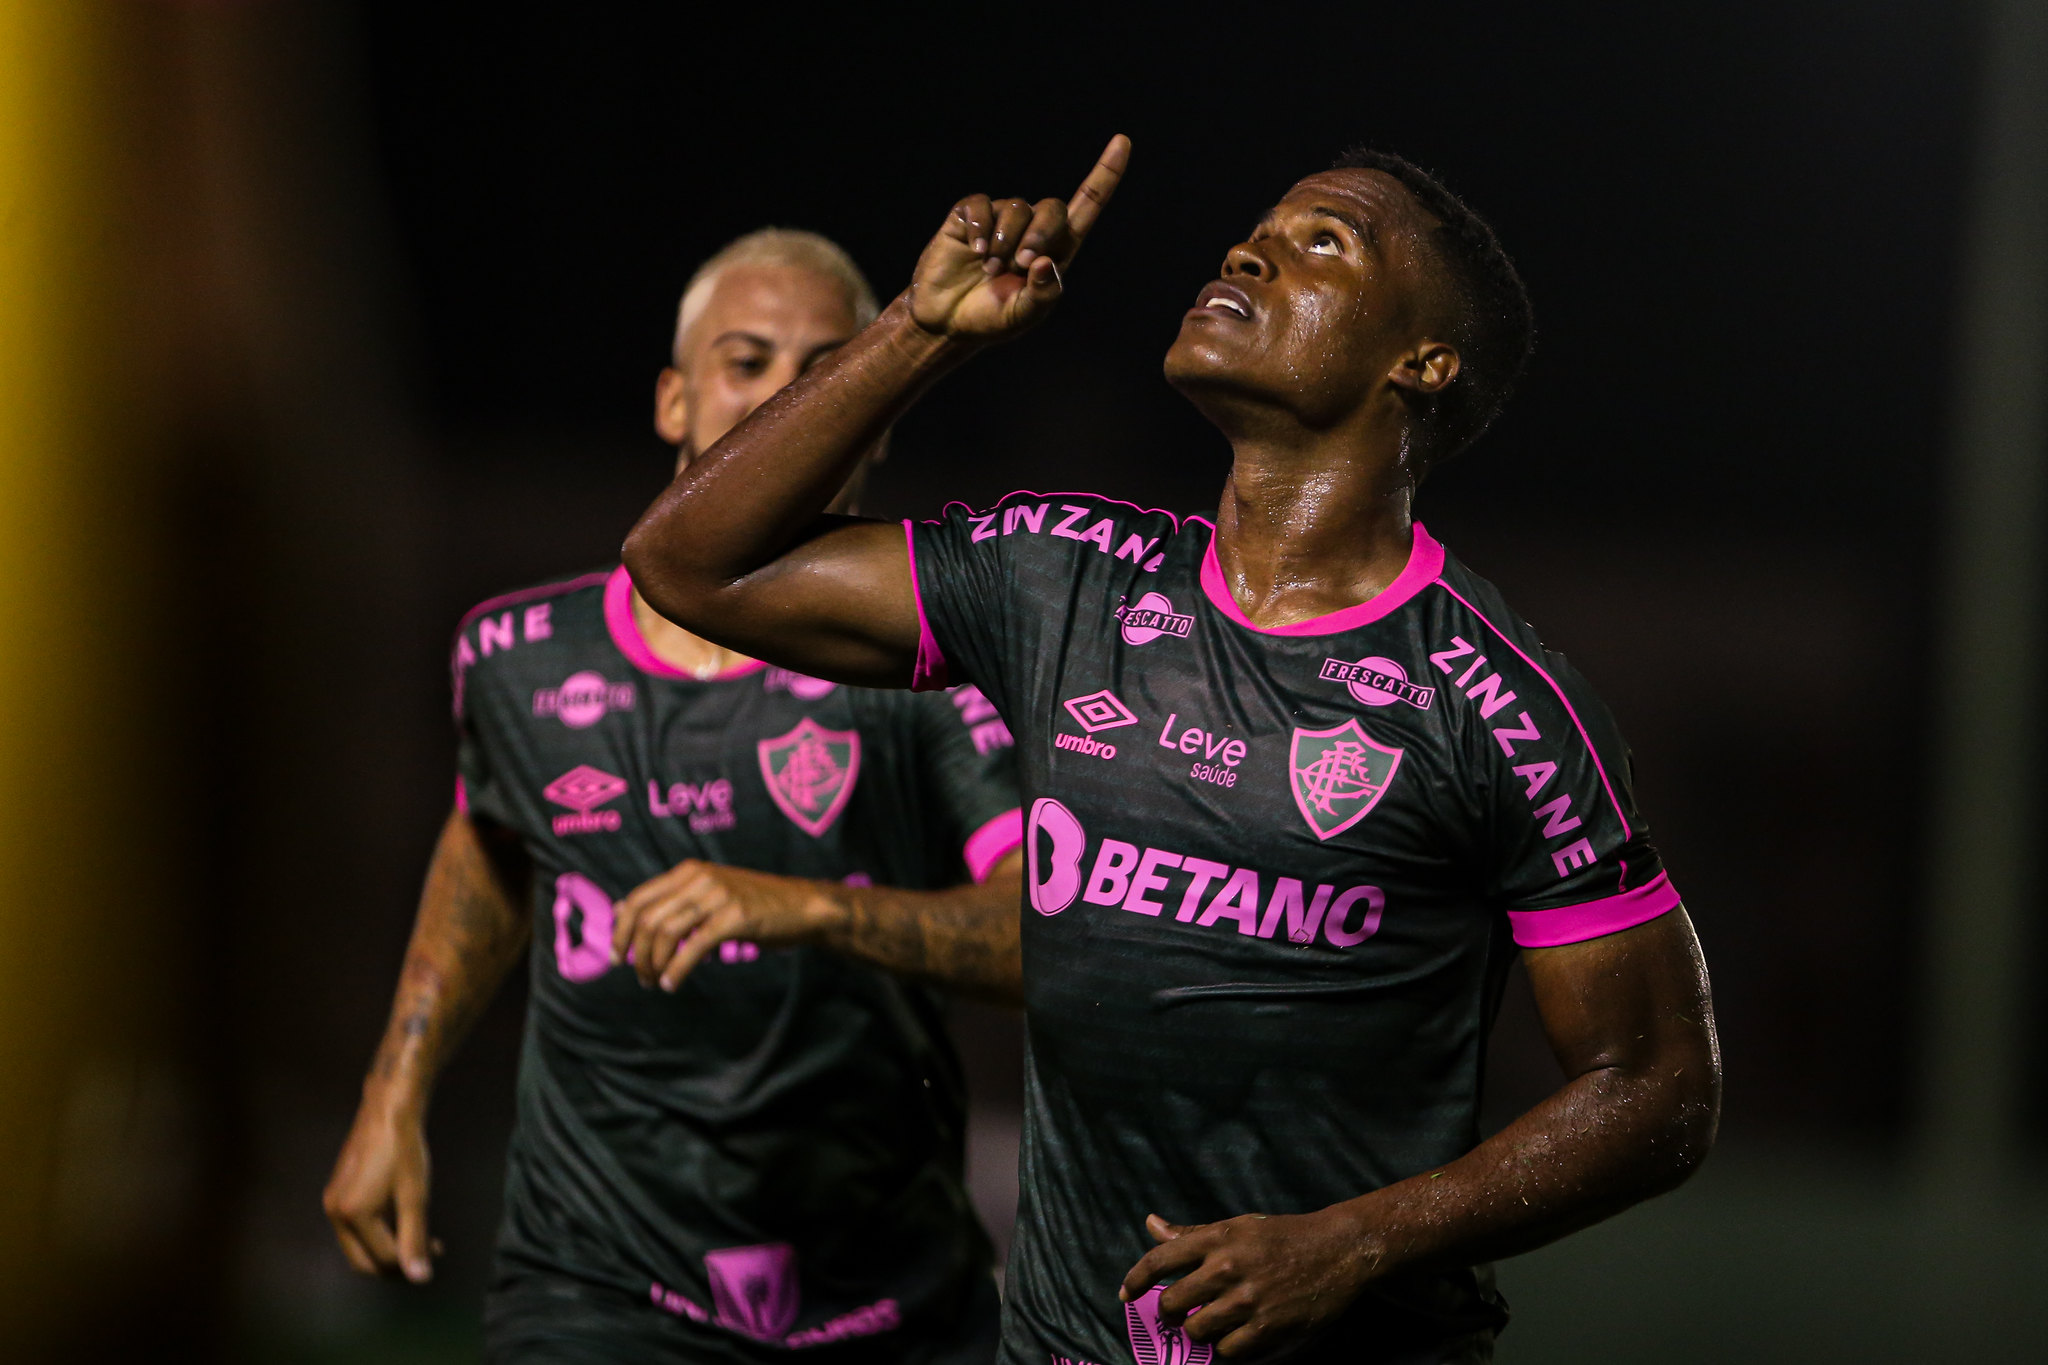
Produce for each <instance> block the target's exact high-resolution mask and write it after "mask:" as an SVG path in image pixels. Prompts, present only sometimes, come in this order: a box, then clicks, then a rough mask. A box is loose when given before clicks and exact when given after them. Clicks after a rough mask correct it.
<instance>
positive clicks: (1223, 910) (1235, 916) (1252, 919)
mask: <svg viewBox="0 0 2048 1365" xmlns="http://www.w3.org/2000/svg"><path fill="white" fill-rule="evenodd" d="M1226 919H1227V920H1229V921H1231V922H1232V923H1233V924H1235V925H1236V926H1237V932H1239V933H1240V934H1256V933H1258V932H1259V874H1258V873H1256V872H1254V871H1252V870H1251V869H1250V868H1248V867H1240V868H1239V869H1237V871H1235V872H1233V873H1231V874H1230V880H1229V881H1227V882H1225V883H1224V884H1223V889H1222V890H1221V891H1218V892H1217V893H1216V899H1214V900H1212V901H1210V902H1209V908H1208V909H1206V910H1204V911H1203V912H1202V917H1201V918H1200V919H1199V920H1196V921H1195V922H1196V923H1197V924H1200V925H1204V926H1207V925H1211V924H1215V923H1217V922H1219V921H1221V920H1226Z"/></svg>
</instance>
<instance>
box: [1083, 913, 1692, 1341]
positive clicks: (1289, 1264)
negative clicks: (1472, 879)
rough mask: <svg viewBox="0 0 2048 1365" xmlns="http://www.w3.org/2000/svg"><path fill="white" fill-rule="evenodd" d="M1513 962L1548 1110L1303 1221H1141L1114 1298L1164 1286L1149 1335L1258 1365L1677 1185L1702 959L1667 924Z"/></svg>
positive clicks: (1686, 1170)
mask: <svg viewBox="0 0 2048 1365" xmlns="http://www.w3.org/2000/svg"><path fill="white" fill-rule="evenodd" d="M1523 956H1524V961H1525V963H1526V964H1527V966H1528V970H1529V980H1530V983H1531V985H1532V986H1533V987H1534V988H1535V994H1536V1003H1537V1007H1538V1010H1539V1012H1540V1013H1541V1016H1542V1019H1543V1025H1544V1029H1545V1031H1546V1033H1547V1034H1548V1036H1549V1039H1550V1044H1551V1048H1552V1050H1553V1052H1554V1053H1555V1054H1556V1056H1557V1059H1558V1061H1559V1063H1560V1064H1561V1065H1562V1066H1563V1068H1564V1071H1565V1075H1566V1076H1567V1077H1568V1078H1569V1079H1568V1080H1567V1081H1566V1082H1565V1084H1564V1085H1563V1086H1562V1087H1560V1088H1559V1089H1558V1090H1557V1091H1556V1092H1555V1093H1553V1094H1552V1095H1551V1096H1550V1097H1549V1098H1548V1099H1546V1100H1544V1101H1543V1103H1541V1104H1539V1105H1537V1106H1536V1107H1535V1108H1534V1109H1531V1110H1530V1111H1529V1112H1527V1113H1526V1114H1523V1115H1522V1116H1521V1117H1520V1118H1518V1119H1517V1120H1515V1122H1514V1123H1512V1124H1510V1125H1509V1126H1508V1127H1506V1128H1505V1129H1503V1130H1501V1132H1499V1133H1498V1134H1496V1135H1495V1136H1493V1137H1492V1138H1489V1139H1488V1140H1487V1141H1485V1142H1483V1143H1481V1144H1480V1145H1479V1146H1478V1147H1476V1148H1474V1149H1473V1150H1472V1151H1471V1152H1469V1153H1467V1154H1466V1155H1465V1156H1463V1157H1461V1158H1460V1159H1458V1160H1457V1161H1454V1162H1451V1163H1450V1164H1448V1165H1446V1166H1444V1167H1442V1168H1440V1169H1438V1170H1434V1171H1428V1172H1425V1173H1423V1174H1421V1175H1418V1176H1415V1177H1413V1178H1411V1179H1408V1180H1404V1181H1401V1182H1399V1183H1397V1184H1394V1185H1389V1186H1387V1187H1385V1188H1384V1189H1380V1190H1376V1191H1374V1192H1373V1193H1371V1194H1368V1195H1365V1196H1363V1197H1361V1198H1359V1199H1354V1200H1352V1201H1350V1202H1348V1203H1344V1204H1338V1205H1334V1206H1332V1207H1330V1208H1327V1209H1323V1210H1321V1211H1320V1212H1317V1213H1309V1214H1298V1215H1293V1216H1276V1217H1267V1216H1265V1215H1263V1214H1258V1213H1248V1214H1245V1215H1242V1216H1240V1217H1236V1218H1231V1219H1227V1220H1225V1221H1223V1222H1220V1223H1211V1224H1207V1225H1204V1226H1200V1227H1175V1226H1173V1225H1171V1224H1169V1223H1167V1222H1166V1221H1165V1220H1164V1219H1160V1218H1157V1217H1154V1218H1153V1219H1151V1220H1150V1221H1149V1222H1148V1225H1147V1230H1148V1231H1149V1232H1150V1233H1151V1234H1152V1236H1153V1237H1154V1238H1155V1239H1157V1240H1158V1241H1159V1242H1160V1245H1159V1246H1157V1247H1155V1248H1154V1249H1153V1250H1152V1251H1150V1252H1148V1253H1147V1254H1146V1255H1145V1256H1144V1257H1143V1259H1141V1260H1140V1261H1138V1263H1137V1264H1136V1265H1134V1266H1132V1268H1131V1271H1130V1273H1129V1274H1128V1275H1127V1276H1125V1278H1124V1283H1123V1288H1122V1296H1123V1297H1124V1298H1125V1299H1132V1298H1135V1297H1137V1296H1138V1295H1139V1294H1142V1293H1143V1292H1144V1291H1145V1290H1146V1289H1148V1288H1149V1287H1150V1286H1152V1285H1155V1284H1158V1283H1160V1282H1162V1281H1165V1280H1174V1281H1175V1283H1174V1284H1173V1285H1171V1286H1170V1287H1169V1288H1168V1289H1167V1290H1166V1291H1165V1292H1164V1293H1163V1294H1162V1295H1161V1296H1160V1300H1159V1309H1160V1317H1161V1320H1162V1321H1166V1322H1172V1323H1181V1322H1183V1321H1184V1322H1185V1331H1186V1332H1187V1334H1188V1336H1189V1337H1190V1338H1192V1339H1194V1340H1197V1341H1208V1342H1213V1343H1215V1344H1216V1349H1217V1354H1219V1355H1222V1356H1225V1357H1228V1358H1231V1359H1260V1358H1264V1357H1266V1356H1268V1355H1270V1354H1272V1353H1274V1352H1277V1351H1282V1350H1285V1349H1287V1348H1288V1347H1290V1346H1292V1345H1294V1344H1296V1343H1298V1342H1300V1341H1302V1340H1304V1339H1305V1338H1308V1337H1310V1336H1313V1335H1314V1334H1315V1332H1316V1331H1317V1329H1318V1328H1320V1327H1322V1326H1324V1325H1325V1324H1327V1323H1329V1322H1331V1321H1332V1320H1334V1319H1335V1318H1336V1317H1338V1316H1339V1315H1340V1314H1341V1313H1342V1312H1343V1311H1344V1309H1345V1308H1347V1307H1348V1306H1349V1305H1350V1303H1351V1302H1352V1300H1353V1299H1354V1298H1356V1297H1357V1295H1358V1293H1359V1291H1360V1290H1361V1289H1362V1288H1363V1287H1364V1286H1365V1285H1366V1284H1367V1283H1368V1282H1370V1281H1371V1280H1374V1279H1376V1278H1378V1277H1380V1276H1382V1275H1387V1274H1391V1273H1394V1272H1396V1271H1401V1270H1425V1269H1434V1268H1443V1267H1449V1266H1462V1265H1472V1264H1476V1263H1478V1262H1481V1261H1487V1260H1492V1259H1495V1258H1498V1257H1503V1256H1514V1255H1519V1254H1520V1253H1522V1252H1525V1251H1530V1250H1533V1249H1535V1248H1536V1247H1539V1246H1542V1245H1544V1244H1546V1243H1548V1242H1551V1241H1554V1240H1556V1239H1557V1238H1559V1237H1563V1236H1565V1235H1567V1234H1569V1233H1572V1232H1576V1231H1578V1230H1579V1229H1580V1228H1584V1227H1588V1226H1590V1225H1592V1224H1593V1223H1596V1222H1599V1221H1600V1220H1601V1219H1603V1218H1606V1217H1608V1216H1610V1215H1612V1214H1614V1213H1618V1212H1620V1211H1621V1210H1622V1209H1625V1208H1627V1207H1629V1206H1630V1205H1632V1204H1635V1203H1638V1202H1640V1201H1641V1200H1644V1199H1647V1198H1650V1197H1652V1196H1654V1195H1657V1194H1662V1193H1664V1192H1665V1191H1667V1190H1670V1189H1672V1188H1674V1187H1675V1186H1677V1185H1678V1184H1679V1183H1680V1182H1682V1181H1683V1180H1684V1179H1685V1178H1686V1177H1687V1176H1688V1175H1689V1174H1690V1173H1691V1172H1692V1170H1693V1168H1694V1167H1695V1166H1697V1165H1698V1163H1699V1162H1700V1161H1701V1160H1702V1159H1703V1158H1704V1157H1705V1155H1706V1153H1707V1150H1708V1149H1709V1148H1710V1147H1711V1146H1712V1145H1713V1139H1714V1130H1715V1127H1716V1125H1717V1123H1718V1121H1719V1117H1720V1102H1721V1059H1720V1045H1719V1043H1718V1041H1717V1040H1716V1038H1715V1032H1714V1020H1713V1004H1712V1000H1711V997H1710V995H1709V992H1708V986H1707V973H1706V963H1705V960H1704V959H1703V958H1702V956H1701V954H1700V949H1699V942H1698V940H1697V938H1695V936H1694V934H1693V929H1692V923H1691V921H1690V920H1689V919H1688V918H1687V916H1686V913H1685V911H1684V910H1683V909H1679V910H1674V911H1672V912H1670V913H1669V914H1666V915H1664V916H1662V917H1660V918H1658V919H1655V920H1652V921H1650V922H1649V923H1647V924H1642V925H1638V926H1637V927H1636V928H1633V929H1629V930H1626V931H1624V932H1622V933H1618V934H1611V935H1608V936H1606V937H1604V938H1596V939H1591V940H1588V941H1586V942H1583V943H1575V944H1571V945H1568V946H1565V947H1559V948H1539V949H1530V950H1526V951H1525V952H1524V955H1523ZM1196 1308H1199V1309H1200V1311H1199V1312H1195V1313H1194V1314H1193V1316H1192V1317H1190V1316H1187V1315H1188V1314H1189V1313H1190V1312H1191V1310H1194V1309H1196Z"/></svg>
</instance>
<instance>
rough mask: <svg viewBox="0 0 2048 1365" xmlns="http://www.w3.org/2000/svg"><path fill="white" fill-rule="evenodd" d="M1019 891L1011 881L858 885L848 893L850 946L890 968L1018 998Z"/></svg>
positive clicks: (999, 996)
mask: <svg viewBox="0 0 2048 1365" xmlns="http://www.w3.org/2000/svg"><path fill="white" fill-rule="evenodd" d="M1015 895H1016V893H1015V890H1014V888H1012V887H1011V886H1009V885H1008V883H1007V882H998V883H996V884H993V885H987V886H963V887H956V888H953V889H952V890H949V891H937V892H909V891H893V890H890V889H887V888H879V887H878V888H872V889H865V890H861V891H858V892H856V893H854V894H852V895H851V896H850V897H849V903H848V909H849V912H850V913H849V915H848V921H847V927H846V940H847V942H846V945H845V946H846V947H847V948H849V949H850V950H852V951H853V952H856V953H858V954H859V955H861V956H863V957H866V958H868V959H870V960H871V961H874V962H875V963H877V964H879V965H881V966H884V967H888V968H889V969H891V970H893V971H898V972H902V973H904V974H906V975H910V976H918V977H925V978H928V979H931V980H936V981H940V982H944V983H945V984H947V985H950V986H954V987H956V988H958V989H961V990H965V991H969V992H971V993H973V994H975V995H979V996H984V997H987V998H993V999H997V1000H1002V1001H1006V1002H1014V1001H1015V1000H1016V999H1017V996H1018V993H1019V989H1020V983H1019V972H1018V962H1017V920H1016V911H1015V905H1014V901H1015Z"/></svg>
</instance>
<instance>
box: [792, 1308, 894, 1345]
mask: <svg viewBox="0 0 2048 1365" xmlns="http://www.w3.org/2000/svg"><path fill="white" fill-rule="evenodd" d="M902 1325H903V1309H902V1307H901V1306H900V1305H898V1304H897V1302H896V1300H894V1299H881V1300H879V1301H877V1302H875V1303H871V1304H869V1305H868V1306H867V1307H865V1308H856V1309H854V1310H853V1311H852V1312H851V1313H842V1314H840V1315H839V1316H838V1317H836V1318H831V1319H828V1320H827V1321H825V1322H822V1323H820V1324H818V1325H817V1326H816V1327H806V1328H805V1329H804V1330H803V1331H801V1332H791V1333H790V1334H789V1336H788V1337H787V1338H785V1339H784V1341H783V1345H785V1346H789V1347H792V1348H801V1347H805V1346H823V1345H826V1344H827V1343H829V1342H834V1341H845V1340H846V1339H847V1338H848V1337H871V1336H875V1335H877V1334H879V1333H882V1332H893V1331H895V1330H896V1329H897V1328H898V1327H901V1326H902Z"/></svg>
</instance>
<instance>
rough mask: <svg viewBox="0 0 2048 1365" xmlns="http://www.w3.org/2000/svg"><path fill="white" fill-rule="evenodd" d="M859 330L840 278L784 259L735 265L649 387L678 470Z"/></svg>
mask: <svg viewBox="0 0 2048 1365" xmlns="http://www.w3.org/2000/svg"><path fill="white" fill-rule="evenodd" d="M859 330H860V326H859V323H858V321H857V320H856V318H855V316H854V309H853V301H852V300H851V299H849V298H848V297H847V293H846V288H845V286H844V285H842V284H841V283H840V282H839V281H838V280H835V279H833V278H832V277H831V276H829V275H826V274H823V273H822V272H819V271H815V270H806V269H803V268H801V267H798V266H783V265H733V266H730V267H728V268H727V269H725V270H724V271H722V272H721V273H720V274H719V275H718V277H717V279H716V281H715V282H714V283H713V284H712V288H711V294H710V297H709V299H707V300H706V302H705V304H704V308H703V311H702V312H700V313H698V314H697V315H696V316H695V317H694V318H692V319H691V321H690V325H689V326H688V327H687V328H686V329H685V330H684V332H683V334H682V336H681V337H679V338H678V339H677V344H676V353H675V357H674V360H675V363H674V364H672V365H671V366H669V367H668V368H667V369H665V370H663V371H662V372H661V378H660V379H659V380H658V381H656V384H655V391H654V428H655V430H656V431H657V432H659V433H660V434H661V438H662V439H663V440H664V441H667V442H668V443H669V444H670V445H673V446H675V447H676V449H677V452H678V456H679V458H678V459H677V462H676V468H677V469H678V470H680V469H681V468H682V467H683V466H684V465H686V464H688V463H689V462H690V460H691V459H693V458H694V457H695V456H696V455H697V454H698V452H700V451H704V450H709V449H710V448H711V446H712V444H713V443H714V442H716V441H717V440H718V438H719V437H721V436H723V435H725V433H726V432H728V431H731V430H732V429H733V428H734V427H735V426H737V425H739V423H740V420H741V419H742V418H744V417H745V416H746V415H747V414H748V413H750V412H752V411H753V410H754V409H755V408H757V407H759V406H761V404H762V403H763V402H765V401H766V400H767V399H768V397H769V396H770V395H771V394H773V393H775V392H776V391H777V390H778V389H781V388H783V387H784V386H785V385H787V384H788V383H789V382H790V381H791V380H792V379H795V378H796V377H797V376H798V375H800V374H802V373H803V372H804V371H805V370H807V369H809V368H810V367H811V366H812V365H813V364H815V363H817V361H818V360H819V359H820V358H822V357H823V356H826V355H828V354H830V353H831V352H832V351H833V350H834V349H835V348H837V347H839V346H842V345H844V344H845V343H846V341H847V339H848V338H850V337H851V336H852V335H853V334H854V333H855V332H857V331H859Z"/></svg>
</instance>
